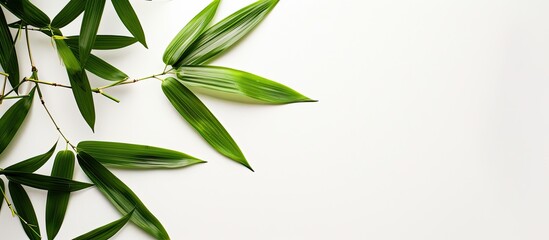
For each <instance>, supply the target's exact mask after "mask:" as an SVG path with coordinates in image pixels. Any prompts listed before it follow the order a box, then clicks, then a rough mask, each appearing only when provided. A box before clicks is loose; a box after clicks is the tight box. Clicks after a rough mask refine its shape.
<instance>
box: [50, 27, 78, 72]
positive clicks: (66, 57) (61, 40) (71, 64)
mask: <svg viewBox="0 0 549 240" xmlns="http://www.w3.org/2000/svg"><path fill="white" fill-rule="evenodd" d="M53 41H54V42H55V46H56V48H57V54H59V57H60V58H61V60H62V61H63V64H65V68H66V69H67V71H68V72H70V73H72V74H75V73H79V72H81V71H82V67H81V66H80V62H78V59H77V58H76V57H75V56H74V54H73V53H72V51H71V49H70V48H69V46H68V45H67V43H66V42H65V37H63V36H57V35H55V36H53Z"/></svg>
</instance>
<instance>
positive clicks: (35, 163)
mask: <svg viewBox="0 0 549 240" xmlns="http://www.w3.org/2000/svg"><path fill="white" fill-rule="evenodd" d="M56 146H57V142H56V143H55V144H54V145H53V147H51V148H50V150H49V151H48V152H46V153H44V154H42V155H38V156H36V157H32V158H29V159H27V160H25V161H21V162H18V163H16V164H14V165H11V166H9V167H7V168H6V170H10V171H19V172H29V173H30V172H34V171H36V170H38V169H39V168H40V167H42V165H44V164H45V163H46V162H47V161H48V160H49V159H50V157H51V155H53V152H54V151H55V147H56Z"/></svg>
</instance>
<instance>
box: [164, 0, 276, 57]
mask: <svg viewBox="0 0 549 240" xmlns="http://www.w3.org/2000/svg"><path fill="white" fill-rule="evenodd" d="M277 3H278V0H259V1H257V2H255V3H252V4H251V5H248V6H247V7H244V8H242V9H240V10H238V11H237V12H235V13H233V14H232V15H230V16H228V17H226V18H225V19H223V20H221V21H220V22H219V23H217V24H215V25H213V26H212V27H210V28H209V29H208V30H206V31H205V32H204V33H202V35H200V37H198V39H196V41H195V42H194V43H193V44H192V45H191V47H189V49H188V50H187V51H186V52H185V54H184V56H185V57H184V59H182V60H181V61H179V62H178V63H176V64H175V65H174V66H175V67H180V66H182V65H199V64H202V63H205V62H207V61H208V60H210V59H212V58H214V57H216V56H218V55H219V54H221V53H223V52H224V51H225V50H227V49H229V48H230V47H231V46H233V45H234V44H235V43H237V42H238V41H239V40H240V39H242V37H244V36H246V34H248V33H249V32H250V31H251V30H253V29H254V27H255V26H257V25H258V24H259V23H260V22H261V21H262V20H263V19H264V18H265V17H266V16H267V14H268V13H269V12H270V11H271V10H272V9H273V8H274V7H275V6H276V4H277Z"/></svg>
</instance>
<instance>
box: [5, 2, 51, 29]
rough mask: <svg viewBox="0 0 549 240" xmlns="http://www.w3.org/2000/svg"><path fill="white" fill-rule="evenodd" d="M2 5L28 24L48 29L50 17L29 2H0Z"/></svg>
mask: <svg viewBox="0 0 549 240" xmlns="http://www.w3.org/2000/svg"><path fill="white" fill-rule="evenodd" d="M0 4H2V5H3V6H4V7H6V8H7V9H8V10H9V11H10V12H11V13H13V15H15V16H17V17H18V18H19V19H21V20H23V21H24V22H25V23H27V24H30V25H33V26H35V27H40V28H42V27H47V26H48V25H49V24H50V18H49V17H48V15H46V14H45V13H44V12H42V10H40V9H39V8H37V7H36V6H34V4H32V3H31V2H30V1H29V0H17V1H14V0H0Z"/></svg>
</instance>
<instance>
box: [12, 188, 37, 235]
mask: <svg viewBox="0 0 549 240" xmlns="http://www.w3.org/2000/svg"><path fill="white" fill-rule="evenodd" d="M8 188H9V189H10V196H11V200H12V202H13V206H14V207H15V211H16V212H17V214H18V215H19V217H20V218H21V219H19V220H20V222H21V226H23V230H25V233H26V234H27V237H29V239H33V240H35V239H36V240H39V239H40V227H39V226H38V220H37V219H36V213H35V212H34V207H33V206H32V202H31V200H30V198H29V195H28V194H27V191H25V189H24V188H23V187H22V186H21V185H19V184H17V183H14V182H11V181H10V182H9V183H8Z"/></svg>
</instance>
